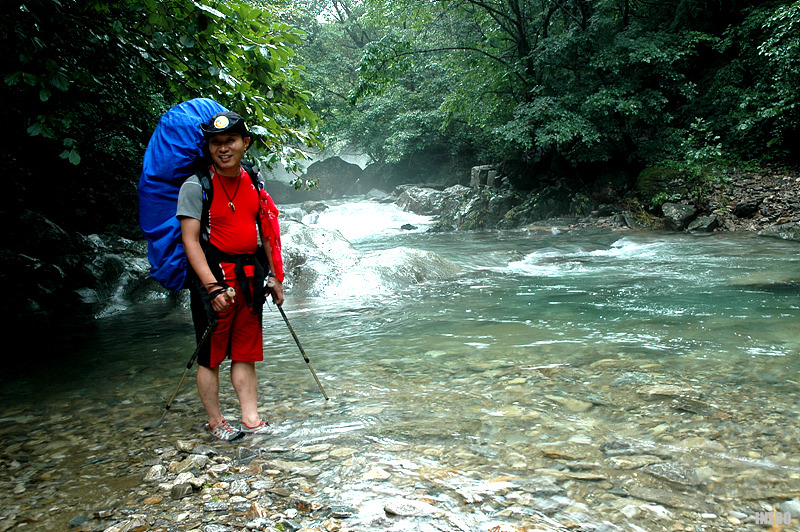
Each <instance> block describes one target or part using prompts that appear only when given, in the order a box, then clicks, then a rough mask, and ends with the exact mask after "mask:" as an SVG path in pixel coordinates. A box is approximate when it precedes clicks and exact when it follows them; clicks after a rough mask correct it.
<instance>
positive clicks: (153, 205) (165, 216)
mask: <svg viewBox="0 0 800 532" xmlns="http://www.w3.org/2000/svg"><path fill="white" fill-rule="evenodd" d="M224 111H227V109H225V108H224V107H223V106H221V105H220V104H218V103H217V102H215V101H213V100H209V99H208V98H195V99H193V100H189V101H186V102H183V103H180V104H178V105H176V106H175V107H173V108H172V109H170V110H169V111H167V112H166V113H164V115H163V116H162V117H161V119H160V120H159V121H158V125H157V126H156V129H155V131H154V132H153V136H152V137H150V142H149V143H148V144H147V150H146V151H145V153H144V161H143V163H142V175H141V177H140V178H139V226H140V227H141V228H142V232H143V233H144V236H145V238H146V239H147V258H148V259H149V261H150V266H151V267H150V276H151V277H153V278H154V279H155V280H156V281H158V282H159V283H161V285H162V286H163V287H164V288H166V289H168V290H172V291H178V290H180V289H181V288H184V285H185V282H186V270H187V266H188V261H187V258H186V252H185V251H184V249H183V243H182V242H181V224H180V221H179V220H178V218H176V216H175V215H176V213H177V210H178V192H179V191H180V188H181V185H182V184H183V182H184V181H186V178H187V177H189V176H191V175H192V174H194V173H195V171H196V170H197V163H198V161H199V160H200V159H201V158H202V157H203V145H204V143H205V141H204V139H203V132H202V130H201V129H200V124H207V123H208V121H209V120H210V119H211V117H212V116H214V115H215V114H217V113H221V112H224Z"/></svg>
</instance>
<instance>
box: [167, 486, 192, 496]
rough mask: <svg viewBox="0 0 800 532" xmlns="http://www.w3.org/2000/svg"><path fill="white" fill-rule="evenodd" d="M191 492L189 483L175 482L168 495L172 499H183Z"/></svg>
mask: <svg viewBox="0 0 800 532" xmlns="http://www.w3.org/2000/svg"><path fill="white" fill-rule="evenodd" d="M192 492H193V488H192V485H191V484H175V485H174V486H172V489H171V490H170V492H169V496H170V497H172V498H173V499H175V500H177V499H183V498H184V497H188V496H189V495H191V494H192Z"/></svg>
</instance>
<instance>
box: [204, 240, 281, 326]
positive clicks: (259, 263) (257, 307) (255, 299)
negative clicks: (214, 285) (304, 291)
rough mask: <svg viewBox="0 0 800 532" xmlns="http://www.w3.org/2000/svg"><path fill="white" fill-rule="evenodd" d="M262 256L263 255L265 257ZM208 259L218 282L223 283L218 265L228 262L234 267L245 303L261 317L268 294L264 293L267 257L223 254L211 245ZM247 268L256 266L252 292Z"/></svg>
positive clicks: (207, 252) (249, 254)
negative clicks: (245, 268) (245, 271)
mask: <svg viewBox="0 0 800 532" xmlns="http://www.w3.org/2000/svg"><path fill="white" fill-rule="evenodd" d="M261 250H262V248H259V251H261ZM260 255H263V257H261V256H260ZM206 258H207V262H208V265H209V267H211V271H212V273H214V275H215V276H216V277H217V280H218V281H222V271H221V270H220V269H219V267H218V264H219V263H221V262H226V263H229V264H233V265H234V266H233V271H234V272H235V273H236V281H238V283H239V290H241V291H242V292H243V295H244V300H245V303H247V306H248V307H250V308H252V309H253V312H255V313H256V314H258V315H259V316H260V315H261V308H262V307H263V305H264V299H265V298H266V296H265V294H266V292H265V291H264V280H265V279H266V273H267V271H266V270H267V268H265V263H266V255H265V254H264V253H259V252H258V251H256V253H247V254H245V255H232V254H230V253H223V252H221V251H220V250H219V249H217V248H216V247H214V246H212V245H210V244H209V245H208V247H207V249H206ZM245 266H254V270H253V273H254V275H253V291H252V292H251V291H250V290H249V287H248V285H247V276H246V275H245V274H244V267H245ZM215 270H216V271H215Z"/></svg>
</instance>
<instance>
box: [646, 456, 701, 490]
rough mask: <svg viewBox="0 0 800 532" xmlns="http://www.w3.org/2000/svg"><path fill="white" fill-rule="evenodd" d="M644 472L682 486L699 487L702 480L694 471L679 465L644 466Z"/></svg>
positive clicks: (665, 463)
mask: <svg viewBox="0 0 800 532" xmlns="http://www.w3.org/2000/svg"><path fill="white" fill-rule="evenodd" d="M642 471H646V472H647V473H650V474H651V475H653V476H654V477H657V478H660V479H662V480H666V481H668V482H673V483H675V484H680V485H682V486H698V485H700V479H699V478H698V477H697V473H695V471H694V469H692V468H690V467H687V466H685V465H683V464H678V463H674V462H672V463H667V462H664V463H660V464H650V465H648V466H644V467H643V468H642Z"/></svg>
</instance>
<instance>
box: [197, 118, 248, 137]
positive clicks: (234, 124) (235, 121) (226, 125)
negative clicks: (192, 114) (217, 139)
mask: <svg viewBox="0 0 800 532" xmlns="http://www.w3.org/2000/svg"><path fill="white" fill-rule="evenodd" d="M200 129H202V130H203V136H204V137H206V138H208V137H210V136H212V135H217V134H219V133H227V132H231V133H239V134H240V135H242V136H243V137H252V136H253V135H252V134H251V133H250V131H249V130H248V129H247V124H245V122H244V118H242V115H240V114H238V113H233V112H230V111H226V112H224V113H217V114H215V115H214V116H212V117H211V120H210V121H209V122H208V124H200Z"/></svg>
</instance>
